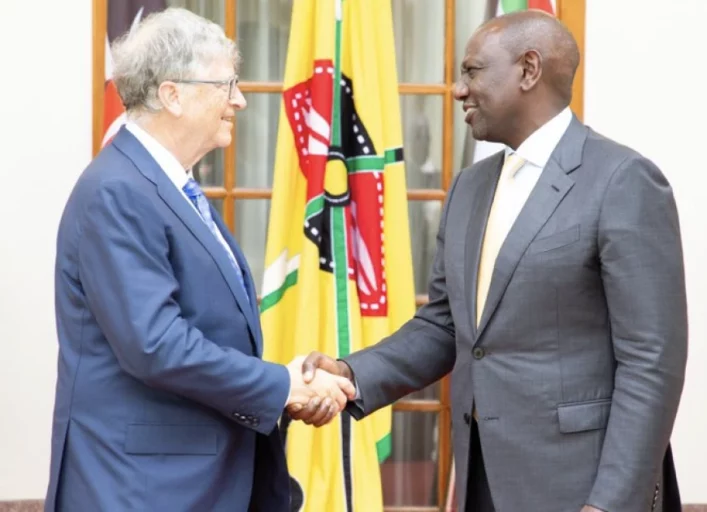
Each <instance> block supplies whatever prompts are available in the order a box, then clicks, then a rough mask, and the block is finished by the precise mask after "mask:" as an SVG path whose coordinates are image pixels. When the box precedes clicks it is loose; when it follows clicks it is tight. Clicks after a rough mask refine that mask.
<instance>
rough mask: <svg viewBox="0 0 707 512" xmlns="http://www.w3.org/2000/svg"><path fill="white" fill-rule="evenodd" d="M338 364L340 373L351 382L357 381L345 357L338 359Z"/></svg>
mask: <svg viewBox="0 0 707 512" xmlns="http://www.w3.org/2000/svg"><path fill="white" fill-rule="evenodd" d="M336 366H337V367H338V368H339V375H341V376H342V377H346V378H347V379H349V380H350V381H351V383H355V382H354V374H353V370H352V369H351V367H350V366H349V365H348V364H347V363H346V362H345V361H344V360H343V359H337V360H336Z"/></svg>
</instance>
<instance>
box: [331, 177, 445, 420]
mask: <svg viewBox="0 0 707 512" xmlns="http://www.w3.org/2000/svg"><path fill="white" fill-rule="evenodd" d="M458 180H459V175H458V176H457V178H455V181H454V183H453V184H452V187H451V188H450V192H449V194H448V196H447V197H448V199H447V202H446V204H445V207H444V209H443V210H442V215H441V219H440V225H439V230H438V232H437V252H436V254H435V258H434V262H433V265H432V272H431V275H430V283H429V303H428V304H426V305H424V306H423V307H421V308H420V309H419V310H418V312H417V314H416V315H415V316H414V318H412V319H411V320H409V321H408V322H407V323H405V324H404V325H403V326H402V327H401V328H400V329H399V330H398V331H397V332H395V333H394V334H392V335H391V336H389V337H388V338H386V339H384V340H383V341H381V342H380V343H378V344H376V345H374V346H373V347H370V348H368V349H365V350H362V351H359V352H356V353H354V354H352V355H350V356H349V357H347V358H345V359H344V361H345V362H346V363H347V364H348V365H349V366H350V367H351V369H352V371H353V373H354V375H355V378H356V385H357V390H358V392H359V393H360V399H359V400H356V402H355V403H352V404H350V405H349V407H348V409H347V410H348V411H349V412H350V413H351V415H352V416H354V417H355V418H356V419H361V418H363V417H364V416H366V415H368V414H371V413H372V412H374V411H376V410H378V409H380V408H381V407H384V406H386V405H389V404H391V403H393V402H395V401H396V400H398V399H399V398H402V397H403V396H405V395H407V394H408V393H411V392H413V391H416V390H418V389H422V388H424V387H425V386H428V385H429V384H431V383H433V382H435V381H437V380H439V379H441V378H442V377H444V376H445V375H446V374H447V373H449V372H450V371H451V370H452V367H453V366H454V361H455V359H456V345H455V344H456V340H455V330H454V321H453V319H452V313H451V309H450V307H449V298H448V297H447V284H446V274H445V271H444V235H445V226H446V222H447V215H448V212H449V203H450V202H451V200H452V196H453V193H454V190H455V188H456V184H457V182H458Z"/></svg>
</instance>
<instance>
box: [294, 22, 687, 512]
mask: <svg viewBox="0 0 707 512" xmlns="http://www.w3.org/2000/svg"><path fill="white" fill-rule="evenodd" d="M578 63H579V51H578V48H577V44H576V42H575V41H574V39H573V37H572V35H571V34H570V33H569V32H568V31H567V29H566V28H565V27H564V26H563V25H562V24H561V23H560V22H559V21H558V20H556V19H555V18H553V17H551V16H547V15H544V14H542V13H539V12H533V11H526V12H520V13H514V14H510V15H506V16H502V17H499V18H496V19H494V20H491V21H490V22H488V23H487V24H485V25H484V26H483V27H481V28H480V29H479V30H478V31H477V32H476V33H475V34H474V35H473V36H472V38H471V39H470V41H469V43H468V45H467V51H466V55H465V57H464V60H463V63H462V77H461V79H460V80H459V82H458V84H457V88H456V98H457V99H458V100H459V101H461V102H462V103H463V108H464V111H465V112H466V121H467V123H469V124H470V125H471V127H472V130H473V135H474V137H475V138H476V139H477V140H488V141H496V142H501V143H503V144H505V145H506V146H507V147H508V149H507V150H506V151H505V152H500V153H498V154H496V155H493V156H491V157H489V158H488V159H486V160H483V161H481V162H479V163H477V164H475V165H473V166H472V167H471V168H470V169H468V170H465V171H463V172H461V173H460V174H459V175H458V176H457V177H456V178H455V180H454V182H453V184H452V185H451V187H450V190H449V194H448V197H447V201H446V204H445V207H444V210H443V212H442V217H441V222H440V227H439V234H438V236H437V254H436V256H435V260H434V264H433V269H432V276H431V279H430V284H429V298H430V301H429V304H427V305H425V306H424V307H422V308H421V309H420V310H419V311H418V313H417V314H416V315H415V317H414V318H413V319H412V320H410V321H409V322H408V323H407V324H405V325H404V326H403V327H402V328H401V329H400V330H399V331H398V332H396V333H395V334H393V335H392V336H390V337H389V338H387V339H385V340H383V341H382V342H381V343H379V344H377V345H376V346H374V347H372V348H370V349H367V350H364V351H361V352H358V353H355V354H353V355H351V356H350V357H347V358H346V359H344V360H343V361H334V360H333V359H331V358H329V357H327V356H324V355H322V354H318V353H314V354H311V355H310V356H309V358H308V359H307V360H306V362H305V364H304V365H303V371H304V372H305V380H306V378H308V377H311V374H312V373H313V372H314V369H315V368H323V369H326V370H329V371H332V372H336V373H339V374H341V375H345V376H347V377H349V378H350V379H351V380H352V381H354V382H355V383H356V384H357V391H358V399H357V400H356V401H355V402H353V403H351V405H350V407H349V412H350V413H351V414H352V415H353V416H354V417H356V418H362V417H364V416H366V415H368V414H370V413H372V412H373V411H375V410H377V409H379V408H381V407H383V406H385V405H388V404H390V403H392V402H394V401H395V400H397V399H399V398H401V397H403V396H405V395H407V394H408V393H410V392H412V391H415V390H418V389H421V388H423V387H425V386H428V385H429V384H431V383H433V382H434V381H436V380H438V379H440V378H441V377H443V376H444V375H446V374H447V373H449V372H450V371H451V372H452V385H451V393H452V423H453V438H454V455H455V461H456V471H457V496H458V503H459V506H460V509H461V510H466V511H474V512H489V511H494V510H495V511H497V512H520V511H537V512H540V511H542V512H573V511H575V512H580V510H581V511H583V512H589V511H592V512H596V511H605V512H647V511H649V510H655V509H656V507H658V508H659V507H663V510H664V511H665V512H677V511H678V510H679V507H680V504H679V495H678V494H677V489H676V485H675V489H674V491H675V494H673V497H672V501H668V500H669V499H671V498H669V497H668V496H667V495H666V494H665V493H664V487H665V486H664V485H661V482H662V481H663V480H664V479H666V480H668V481H670V482H671V483H673V484H675V483H674V473H673V470H672V460H671V458H670V452H669V448H668V442H669V438H670V434H671V431H672V428H673V422H674V419H675V415H676V412H677V408H678V403H679V400H680V394H681V392H682V386H683V380H684V372H685V363H686V353H687V318H686V317H687V315H686V300H685V284H684V272H683V256H682V249H681V240H680V229H679V225H678V215H677V211H676V207H675V201H674V199H673V194H672V191H671V188H670V186H669V184H668V182H667V181H666V179H665V177H664V176H663V175H662V174H661V172H660V170H659V169H658V168H657V167H656V166H655V165H654V164H653V163H652V162H650V161H649V160H648V159H646V158H644V157H642V156H641V155H639V154H638V153H636V152H635V151H633V150H631V149H629V148H627V147H625V146H621V145H619V144H617V143H616V142H613V141H611V140H609V139H607V138H605V137H603V136H601V135H599V134H597V133H595V132H594V131H592V130H591V129H590V128H588V127H587V126H584V125H583V124H582V123H581V122H580V121H579V120H577V118H575V117H574V116H573V115H572V113H571V112H570V110H569V107H568V106H569V104H570V99H571V93H572V82H573V79H574V74H575V71H576V68H577V65H578ZM354 376H355V378H354ZM290 413H291V415H292V416H293V417H295V418H296V419H303V420H305V421H306V422H308V423H312V424H315V425H319V424H322V423H324V422H326V421H328V420H329V419H330V414H329V413H327V412H326V411H325V410H324V409H322V408H317V407H315V406H306V407H304V408H302V407H291V408H290ZM666 477H667V478H666Z"/></svg>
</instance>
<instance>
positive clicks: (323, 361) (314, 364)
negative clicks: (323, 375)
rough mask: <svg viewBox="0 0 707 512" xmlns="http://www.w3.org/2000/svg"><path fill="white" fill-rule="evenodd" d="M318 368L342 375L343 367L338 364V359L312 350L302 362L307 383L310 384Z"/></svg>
mask: <svg viewBox="0 0 707 512" xmlns="http://www.w3.org/2000/svg"><path fill="white" fill-rule="evenodd" d="M317 368H321V369H322V370H324V371H326V372H328V373H331V374H332V375H341V369H340V368H339V365H338V364H336V359H332V358H331V357H329V356H327V355H326V354H322V353H321V352H312V353H311V354H309V355H308V356H307V357H306V358H305V359H304V362H303V363H302V377H303V379H304V382H305V383H306V384H309V383H310V382H311V381H312V379H314V372H315V370H316V369H317Z"/></svg>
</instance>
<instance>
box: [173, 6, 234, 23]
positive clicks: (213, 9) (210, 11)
mask: <svg viewBox="0 0 707 512" xmlns="http://www.w3.org/2000/svg"><path fill="white" fill-rule="evenodd" d="M167 7H183V8H184V9H189V10H190V11H192V12H195V13H196V14H198V15H199V16H203V17H204V18H207V19H209V20H211V21H213V22H215V23H218V24H219V25H221V26H222V27H224V26H225V20H224V18H225V13H226V6H225V1H224V0H167Z"/></svg>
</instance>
